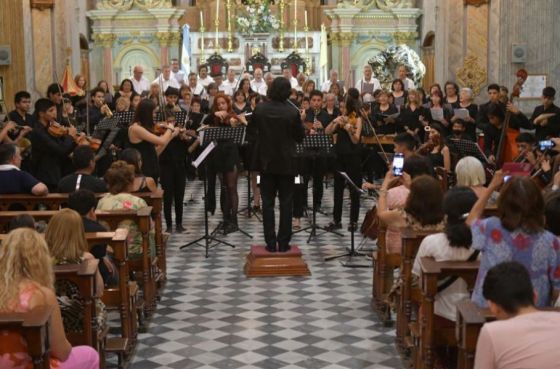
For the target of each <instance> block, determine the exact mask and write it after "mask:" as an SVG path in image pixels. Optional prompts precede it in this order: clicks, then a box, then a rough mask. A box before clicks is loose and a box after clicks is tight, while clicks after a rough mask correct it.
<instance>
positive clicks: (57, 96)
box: [47, 83, 64, 123]
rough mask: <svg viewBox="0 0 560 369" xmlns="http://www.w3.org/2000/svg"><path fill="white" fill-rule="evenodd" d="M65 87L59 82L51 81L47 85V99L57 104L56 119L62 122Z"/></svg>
mask: <svg viewBox="0 0 560 369" xmlns="http://www.w3.org/2000/svg"><path fill="white" fill-rule="evenodd" d="M63 91H64V89H63V88H62V86H61V85H60V84H59V83H51V84H50V85H49V87H47V99H49V100H50V101H52V102H53V103H54V104H55V106H56V117H55V119H56V121H57V122H59V123H61V122H62V120H63V119H62V94H63Z"/></svg>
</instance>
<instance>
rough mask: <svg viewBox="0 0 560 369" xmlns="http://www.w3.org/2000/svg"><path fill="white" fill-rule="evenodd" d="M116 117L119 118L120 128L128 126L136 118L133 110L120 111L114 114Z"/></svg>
mask: <svg viewBox="0 0 560 369" xmlns="http://www.w3.org/2000/svg"><path fill="white" fill-rule="evenodd" d="M113 116H114V117H115V118H118V119H119V128H128V126H130V124H131V123H132V121H133V120H134V112H133V111H119V112H116V113H115V114H114V115H113Z"/></svg>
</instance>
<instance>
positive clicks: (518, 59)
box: [511, 44, 527, 63]
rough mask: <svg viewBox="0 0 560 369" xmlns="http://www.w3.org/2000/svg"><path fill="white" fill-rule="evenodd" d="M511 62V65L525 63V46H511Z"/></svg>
mask: <svg viewBox="0 0 560 369" xmlns="http://www.w3.org/2000/svg"><path fill="white" fill-rule="evenodd" d="M511 62H512V63H525V62H527V44H512V45H511Z"/></svg>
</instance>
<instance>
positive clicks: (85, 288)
mask: <svg viewBox="0 0 560 369" xmlns="http://www.w3.org/2000/svg"><path fill="white" fill-rule="evenodd" d="M98 264H99V260H86V261H84V262H82V263H81V264H66V265H56V266H55V267H54V274H55V280H56V282H55V283H56V284H57V285H60V284H62V283H69V284H70V285H72V286H75V287H76V288H77V291H78V294H79V297H80V299H81V301H82V305H83V309H84V310H83V320H82V325H81V327H80V328H79V329H78V330H77V331H74V330H71V329H70V327H68V326H65V327H64V331H65V334H66V338H67V339H68V341H69V342H70V343H71V344H72V346H80V345H87V346H91V347H93V348H95V349H96V350H97V352H98V353H99V361H100V367H101V368H104V367H105V338H106V336H107V329H104V330H101V327H98V325H97V319H96V316H97V314H96V311H95V302H94V298H95V297H94V296H95V288H96V285H95V279H96V278H95V276H96V273H97V267H98ZM61 308H62V307H61Z"/></svg>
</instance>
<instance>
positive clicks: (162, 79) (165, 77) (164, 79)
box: [152, 64, 181, 92]
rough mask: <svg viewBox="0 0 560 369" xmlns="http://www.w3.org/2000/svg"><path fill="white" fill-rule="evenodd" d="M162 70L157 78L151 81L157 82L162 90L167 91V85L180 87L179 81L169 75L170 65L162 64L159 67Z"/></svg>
mask: <svg viewBox="0 0 560 369" xmlns="http://www.w3.org/2000/svg"><path fill="white" fill-rule="evenodd" d="M161 69H162V71H161V74H160V75H159V77H158V78H156V79H155V80H154V81H153V82H152V83H157V84H158V85H159V86H160V87H161V90H162V91H163V92H165V91H167V88H168V87H174V88H176V89H179V88H181V86H180V85H179V82H177V80H176V79H175V78H173V77H171V67H169V65H167V64H166V65H164V66H163V67H161Z"/></svg>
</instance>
